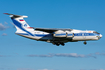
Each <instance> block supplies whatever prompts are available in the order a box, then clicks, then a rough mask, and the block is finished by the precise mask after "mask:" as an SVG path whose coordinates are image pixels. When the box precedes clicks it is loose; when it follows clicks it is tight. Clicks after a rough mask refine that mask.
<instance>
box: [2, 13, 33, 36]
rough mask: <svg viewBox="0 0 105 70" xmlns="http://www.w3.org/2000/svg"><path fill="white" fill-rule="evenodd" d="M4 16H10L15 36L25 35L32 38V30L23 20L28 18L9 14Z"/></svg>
mask: <svg viewBox="0 0 105 70" xmlns="http://www.w3.org/2000/svg"><path fill="white" fill-rule="evenodd" d="M4 14H7V15H10V17H11V19H12V21H13V24H14V26H15V27H16V29H17V31H16V33H17V34H19V33H25V34H28V35H31V36H34V35H33V33H32V32H33V31H34V29H33V28H31V27H30V26H29V25H28V24H27V23H26V21H25V20H24V18H27V17H28V16H20V15H14V14H9V13H4Z"/></svg>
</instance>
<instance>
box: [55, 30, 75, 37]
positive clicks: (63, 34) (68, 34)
mask: <svg viewBox="0 0 105 70" xmlns="http://www.w3.org/2000/svg"><path fill="white" fill-rule="evenodd" d="M53 36H54V37H67V38H72V37H73V36H74V34H73V33H72V32H69V31H62V30H59V31H56V32H54V33H53Z"/></svg>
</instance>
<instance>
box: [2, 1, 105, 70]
mask: <svg viewBox="0 0 105 70" xmlns="http://www.w3.org/2000/svg"><path fill="white" fill-rule="evenodd" d="M3 13H12V14H17V15H27V16H28V18H25V20H26V22H27V23H28V24H29V25H30V26H32V27H41V28H72V29H79V30H95V31H97V32H99V33H101V34H102V35H103V37H102V38H101V39H100V40H98V41H88V42H87V43H88V44H87V45H84V44H83V42H81V41H80V42H69V43H66V45H65V46H55V45H52V44H51V43H46V42H41V41H35V40H31V39H27V38H24V37H21V36H18V35H15V31H16V29H15V28H14V26H13V25H12V21H11V19H10V18H9V16H8V15H4V14H3ZM104 36H105V0H0V70H105V37H104ZM68 55H69V56H68Z"/></svg>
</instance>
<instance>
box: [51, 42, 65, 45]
mask: <svg viewBox="0 0 105 70" xmlns="http://www.w3.org/2000/svg"><path fill="white" fill-rule="evenodd" d="M52 44H54V45H56V46H59V45H62V46H64V45H65V44H64V43H59V42H58V43H52Z"/></svg>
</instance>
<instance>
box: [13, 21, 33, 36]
mask: <svg viewBox="0 0 105 70" xmlns="http://www.w3.org/2000/svg"><path fill="white" fill-rule="evenodd" d="M12 21H13V22H14V24H15V25H16V26H17V27H19V28H20V29H21V30H23V31H25V32H27V33H28V34H29V35H31V36H34V35H33V34H32V33H30V32H29V31H27V30H25V29H24V28H23V27H22V24H21V23H19V22H18V21H16V20H15V19H12Z"/></svg>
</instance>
